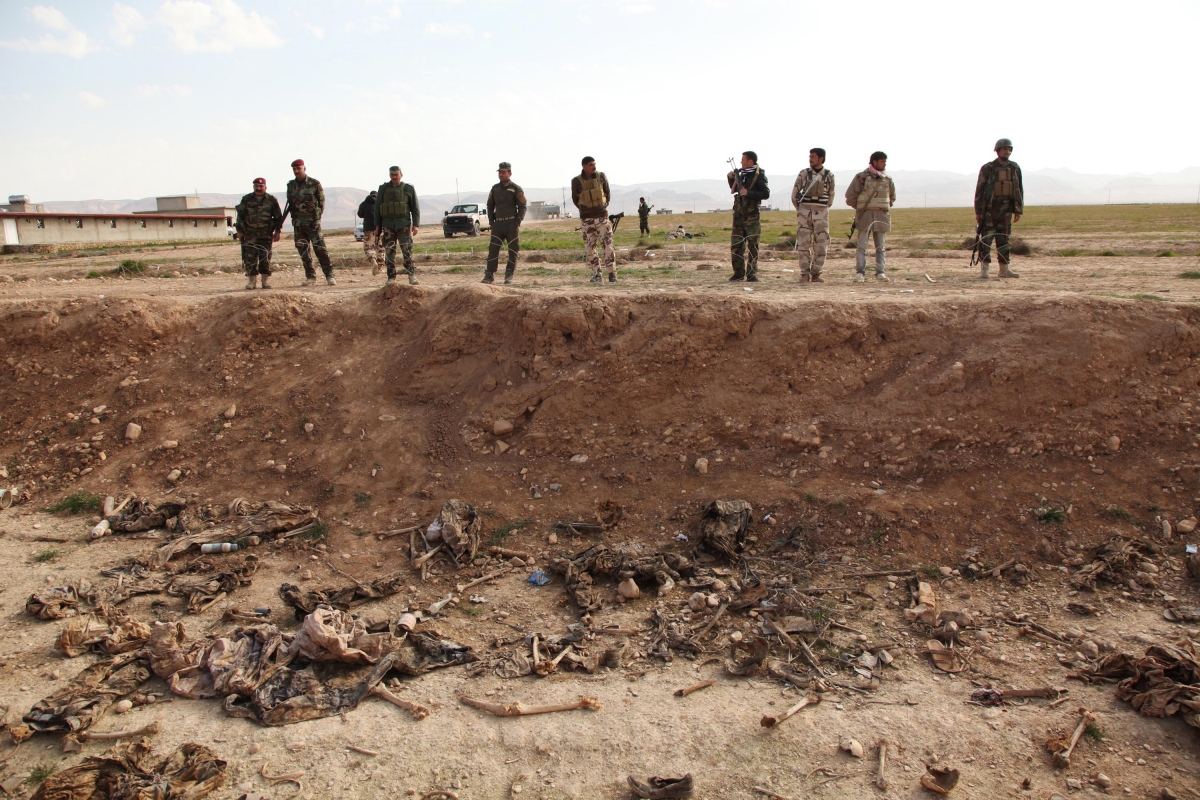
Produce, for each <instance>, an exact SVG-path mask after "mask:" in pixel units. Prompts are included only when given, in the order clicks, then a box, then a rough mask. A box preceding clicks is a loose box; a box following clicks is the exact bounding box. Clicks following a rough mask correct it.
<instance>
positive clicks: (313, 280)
mask: <svg viewBox="0 0 1200 800" xmlns="http://www.w3.org/2000/svg"><path fill="white" fill-rule="evenodd" d="M300 285H301V286H316V285H317V279H316V278H305V279H304V282H303V283H301V284H300Z"/></svg>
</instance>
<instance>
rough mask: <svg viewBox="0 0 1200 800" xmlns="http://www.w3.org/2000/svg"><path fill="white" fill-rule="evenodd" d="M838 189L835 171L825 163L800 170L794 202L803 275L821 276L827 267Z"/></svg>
mask: <svg viewBox="0 0 1200 800" xmlns="http://www.w3.org/2000/svg"><path fill="white" fill-rule="evenodd" d="M834 191H835V186H834V177H833V173H832V172H830V171H829V170H827V169H825V168H824V167H822V168H821V169H819V170H814V169H813V168H812V167H807V168H805V169H802V170H800V174H799V175H797V176H796V182H795V184H793V185H792V206H793V207H795V209H796V253H797V255H798V256H799V260H800V277H801V279H802V280H803V279H804V278H806V277H810V276H811V277H814V278H815V277H818V276H820V274H821V270H822V269H824V268H825V254H826V253H827V252H828V250H829V206H831V205H832V204H833V193H834Z"/></svg>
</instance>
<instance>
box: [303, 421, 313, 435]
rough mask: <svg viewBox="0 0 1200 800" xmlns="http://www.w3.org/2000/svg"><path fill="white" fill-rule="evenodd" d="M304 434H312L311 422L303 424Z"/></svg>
mask: <svg viewBox="0 0 1200 800" xmlns="http://www.w3.org/2000/svg"><path fill="white" fill-rule="evenodd" d="M304 432H305V433H312V432H313V424H312V423H311V422H306V423H304Z"/></svg>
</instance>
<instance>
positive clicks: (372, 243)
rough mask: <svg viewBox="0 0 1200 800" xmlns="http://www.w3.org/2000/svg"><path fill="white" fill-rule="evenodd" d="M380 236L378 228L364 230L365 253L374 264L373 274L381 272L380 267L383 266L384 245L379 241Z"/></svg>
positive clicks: (372, 264)
mask: <svg viewBox="0 0 1200 800" xmlns="http://www.w3.org/2000/svg"><path fill="white" fill-rule="evenodd" d="M379 238H380V237H379V231H377V230H370V231H368V230H364V231H363V254H364V255H365V256H366V257H367V261H368V262H369V263H370V264H371V266H372V270H371V274H372V275H374V274H376V273H377V272H379V268H380V267H381V266H383V247H382V245H381V244H380V242H379Z"/></svg>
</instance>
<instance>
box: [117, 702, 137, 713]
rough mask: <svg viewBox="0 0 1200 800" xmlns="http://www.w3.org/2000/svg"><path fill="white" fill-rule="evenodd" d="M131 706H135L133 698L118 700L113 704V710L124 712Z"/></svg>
mask: <svg viewBox="0 0 1200 800" xmlns="http://www.w3.org/2000/svg"><path fill="white" fill-rule="evenodd" d="M131 708H133V701H132V700H118V701H117V702H116V703H114V704H113V711H115V712H116V713H118V714H124V713H125V712H126V711H129V710H130V709H131Z"/></svg>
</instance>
